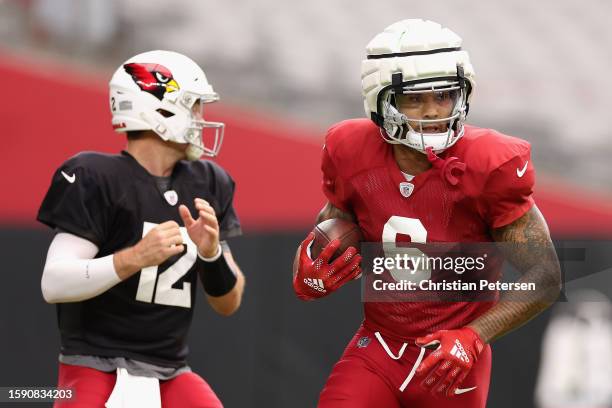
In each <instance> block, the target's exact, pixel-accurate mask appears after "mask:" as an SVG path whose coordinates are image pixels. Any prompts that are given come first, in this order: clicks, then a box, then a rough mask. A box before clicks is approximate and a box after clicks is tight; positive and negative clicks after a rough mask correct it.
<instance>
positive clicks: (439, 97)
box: [435, 92, 450, 102]
mask: <svg viewBox="0 0 612 408" xmlns="http://www.w3.org/2000/svg"><path fill="white" fill-rule="evenodd" d="M435 98H436V101H438V102H446V101H448V100H450V94H449V92H436V93H435Z"/></svg>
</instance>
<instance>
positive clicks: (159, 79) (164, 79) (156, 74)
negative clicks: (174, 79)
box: [155, 72, 170, 84]
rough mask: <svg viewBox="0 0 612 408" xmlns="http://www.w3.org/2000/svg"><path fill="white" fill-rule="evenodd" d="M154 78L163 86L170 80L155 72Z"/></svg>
mask: <svg viewBox="0 0 612 408" xmlns="http://www.w3.org/2000/svg"><path fill="white" fill-rule="evenodd" d="M155 77H156V78H157V80H158V81H159V82H161V83H162V84H165V83H166V82H168V81H169V80H170V78H168V77H167V76H164V74H162V73H160V72H156V73H155Z"/></svg>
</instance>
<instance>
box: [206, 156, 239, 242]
mask: <svg viewBox="0 0 612 408" xmlns="http://www.w3.org/2000/svg"><path fill="white" fill-rule="evenodd" d="M213 169H214V173H215V184H216V186H215V187H216V188H215V190H216V192H217V198H218V200H219V212H218V214H217V220H218V221H219V232H220V234H219V239H221V240H225V239H227V238H231V237H235V236H238V235H242V228H241V226H240V220H239V219H238V215H237V214H236V210H235V209H234V191H235V189H236V183H235V182H234V180H233V179H232V177H231V176H230V175H229V174H228V173H227V172H226V171H225V170H224V169H223V168H221V167H220V166H218V165H215V166H214V167H213Z"/></svg>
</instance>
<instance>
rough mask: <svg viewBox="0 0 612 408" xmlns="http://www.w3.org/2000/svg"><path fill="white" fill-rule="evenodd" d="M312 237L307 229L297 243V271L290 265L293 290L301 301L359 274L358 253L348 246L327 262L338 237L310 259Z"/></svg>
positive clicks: (330, 289) (318, 295) (321, 294)
mask: <svg viewBox="0 0 612 408" xmlns="http://www.w3.org/2000/svg"><path fill="white" fill-rule="evenodd" d="M313 239H314V233H313V232H311V233H310V234H308V237H306V239H305V240H304V242H302V244H301V245H300V249H299V251H300V252H299V255H298V257H299V258H298V257H296V261H298V263H297V270H296V266H295V265H294V274H293V289H294V290H295V293H296V295H297V296H298V297H299V298H300V299H302V300H312V299H317V298H321V297H323V296H327V295H329V294H330V293H332V292H333V291H335V290H336V289H338V288H339V287H340V286H342V285H344V284H345V283H346V282H348V281H350V280H352V279H355V277H357V276H359V274H361V268H360V267H359V262H361V255H359V254H358V253H357V250H356V249H355V248H353V247H348V248H347V250H346V251H344V253H343V254H342V255H341V256H339V257H338V258H337V259H336V260H334V261H333V262H332V263H331V264H330V263H329V258H331V256H332V255H333V254H334V252H336V250H337V249H338V247H339V246H340V240H338V239H334V240H333V241H331V242H330V243H329V244H327V245H326V246H325V248H323V250H322V251H321V254H320V255H319V257H318V258H317V259H315V260H314V261H313V260H312V259H310V256H309V255H308V252H309V251H308V247H309V246H310V243H311V242H312V240H313Z"/></svg>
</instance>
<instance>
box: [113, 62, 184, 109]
mask: <svg viewBox="0 0 612 408" xmlns="http://www.w3.org/2000/svg"><path fill="white" fill-rule="evenodd" d="M123 69H125V72H127V73H128V74H130V75H131V76H132V79H133V80H134V82H136V85H138V86H139V87H140V89H142V90H143V91H145V92H149V93H150V94H153V95H154V96H155V97H156V98H157V99H159V100H160V101H161V100H162V99H163V98H164V95H165V94H166V92H175V91H178V90H179V89H180V87H179V85H178V84H177V83H176V81H175V80H174V78H173V77H172V73H171V72H170V70H169V69H168V68H166V67H164V66H163V65H160V64H138V63H134V62H132V63H130V64H125V65H124V66H123Z"/></svg>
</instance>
